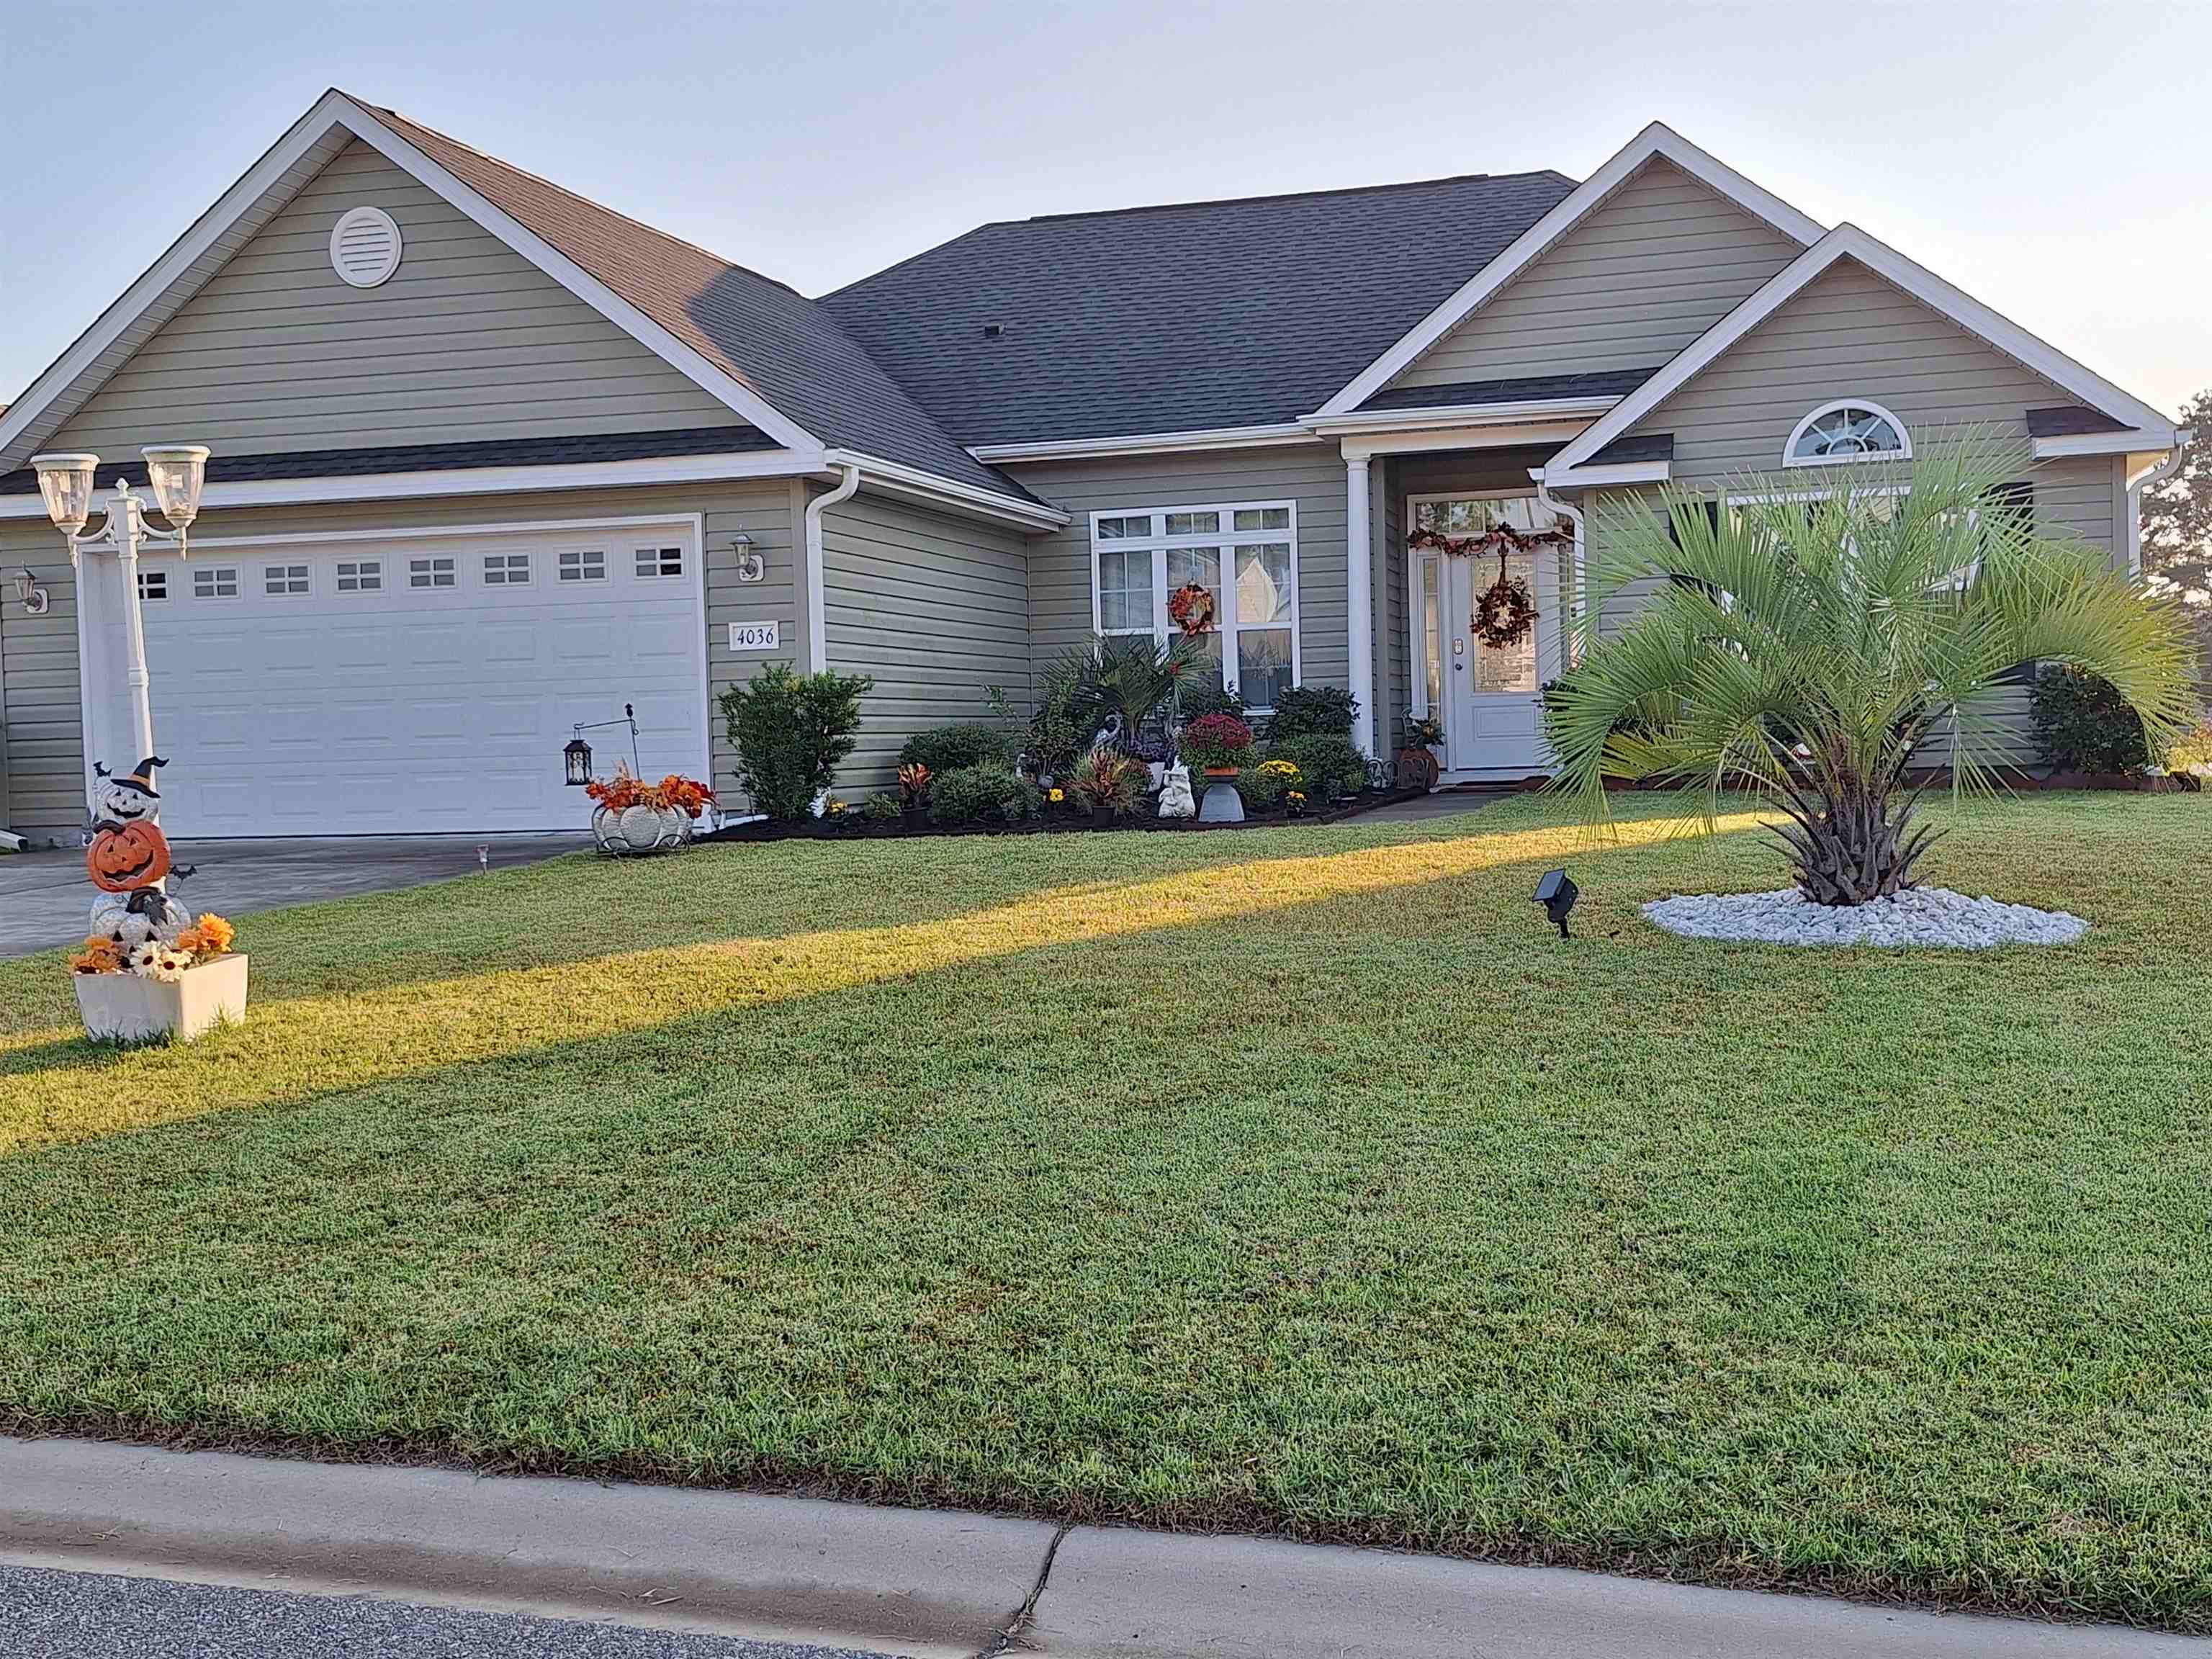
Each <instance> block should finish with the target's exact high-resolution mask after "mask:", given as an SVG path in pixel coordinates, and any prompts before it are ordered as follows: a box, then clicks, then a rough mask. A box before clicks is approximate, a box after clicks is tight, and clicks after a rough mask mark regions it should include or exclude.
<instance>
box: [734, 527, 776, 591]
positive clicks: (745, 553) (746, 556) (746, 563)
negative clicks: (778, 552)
mask: <svg viewBox="0 0 2212 1659" xmlns="http://www.w3.org/2000/svg"><path fill="white" fill-rule="evenodd" d="M730 551H731V552H732V553H734V554H736V555H737V556H738V580H739V581H741V582H764V581H766V580H768V561H767V560H766V559H765V558H763V557H762V556H761V554H760V552H759V550H757V548H755V547H754V545H753V538H751V537H750V536H748V535H746V534H745V532H744V531H742V530H740V531H739V532H738V533H737V534H736V535H734V536H732V538H730Z"/></svg>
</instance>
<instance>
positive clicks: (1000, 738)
mask: <svg viewBox="0 0 2212 1659" xmlns="http://www.w3.org/2000/svg"><path fill="white" fill-rule="evenodd" d="M1011 749H1012V744H1011V743H1009V742H1008V741H1007V737H1006V733H1005V732H1001V731H1000V730H998V729H997V728H996V727H994V726H975V725H963V726H931V727H930V728H929V730H927V732H915V734H914V735H913V736H912V737H910V738H908V739H907V740H906V744H905V746H904V747H902V749H900V750H899V763H900V764H901V765H902V766H905V765H921V766H927V768H928V769H929V770H930V773H931V775H933V776H934V777H939V778H941V777H943V776H944V775H945V774H946V773H947V772H957V771H959V770H960V769H961V768H963V767H965V766H984V765H998V766H1005V765H1006V763H1008V762H1010V761H1012V758H1013V756H1012V754H1011V753H1010V752H1009V751H1010V750H1011ZM931 787H935V786H934V785H932V786H931Z"/></svg>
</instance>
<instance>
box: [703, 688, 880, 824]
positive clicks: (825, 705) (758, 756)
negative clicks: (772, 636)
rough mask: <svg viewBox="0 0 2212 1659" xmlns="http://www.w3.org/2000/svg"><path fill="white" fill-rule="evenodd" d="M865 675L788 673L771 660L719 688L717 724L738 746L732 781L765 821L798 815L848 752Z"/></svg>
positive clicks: (826, 784) (854, 739)
mask: <svg viewBox="0 0 2212 1659" xmlns="http://www.w3.org/2000/svg"><path fill="white" fill-rule="evenodd" d="M874 684H875V681H873V680H872V679H871V678H868V677H867V676H866V674H851V675H848V674H829V673H823V674H794V673H793V672H792V671H791V668H790V665H788V664H786V663H780V662H779V663H770V664H769V665H768V666H767V667H765V668H763V669H762V670H760V671H758V672H757V673H756V674H755V675H754V676H753V677H752V678H751V679H750V680H748V681H746V682H745V684H743V685H733V686H732V687H731V688H730V689H729V690H726V691H725V692H723V693H722V724H723V726H724V728H725V729H726V731H727V732H728V733H729V738H730V744H731V746H732V748H734V749H735V750H737V751H738V783H739V784H740V785H741V786H743V787H744V791H745V793H747V794H749V795H750V796H751V797H752V802H753V805H754V806H755V807H757V809H758V810H759V811H762V812H763V813H765V814H766V815H767V816H768V817H771V818H796V817H805V814H806V811H807V809H808V808H809V807H810V806H811V805H812V804H813V801H814V798H815V797H816V796H817V795H818V794H820V793H822V792H823V790H825V789H827V788H829V780H830V777H831V775H833V774H834V773H835V772H836V770H837V768H838V766H839V764H840V763H842V762H843V760H844V759H845V757H847V756H848V755H850V754H851V753H852V752H853V748H854V744H855V743H856V742H857V741H858V738H857V737H856V735H855V734H856V733H857V732H859V731H860V699H861V697H862V696H865V695H866V692H867V691H868V690H869V688H870V687H872V686H873V685H874Z"/></svg>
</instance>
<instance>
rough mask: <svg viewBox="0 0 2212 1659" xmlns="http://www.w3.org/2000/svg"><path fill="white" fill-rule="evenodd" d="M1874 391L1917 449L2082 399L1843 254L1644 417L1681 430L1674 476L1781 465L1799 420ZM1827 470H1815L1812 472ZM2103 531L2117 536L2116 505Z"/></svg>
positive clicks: (2010, 432) (2013, 431)
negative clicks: (1908, 431) (2113, 519)
mask: <svg viewBox="0 0 2212 1659" xmlns="http://www.w3.org/2000/svg"><path fill="white" fill-rule="evenodd" d="M1852 397H1857V398H1868V399H1870V400H1871V401H1873V402H1875V403H1877V404H1881V406H1882V407H1883V408H1885V409H1887V410H1890V411H1891V412H1892V413H1893V414H1895V415H1896V416H1898V417H1899V419H1901V420H1902V421H1904V422H1905V425H1906V426H1907V427H1908V428H1911V435H1912V441H1913V444H1914V446H1915V447H1926V446H1927V445H1929V444H1931V443H1941V442H1942V441H1943V440H1944V438H1945V437H1946V436H1947V435H1956V434H1957V432H1958V431H1959V430H1960V428H1966V427H1978V428H1990V429H1992V430H1995V431H1996V432H1999V433H2002V434H2003V435H2007V436H2010V437H2015V438H2021V439H2025V438H2026V436H2027V419H2026V417H2027V410H2030V409H2032V408H2037V407H2041V406H2045V405H2049V404H2064V403H2071V402H2072V401H2074V400H2073V399H2072V398H2069V396H2068V395H2067V394H2066V393H2064V392H2061V391H2059V390H2058V388H2057V387H2056V386H2052V385H2051V382H2050V381H2048V380H2045V379H2043V377H2042V376H2040V375H2039V374H2035V373H2034V372H2033V371H2032V370H2030V369H2027V368H2023V367H2022V366H2021V364H2019V363H2017V362H2014V361H2013V360H2012V359H2011V358H2009V357H2007V356H2004V355H2003V354H2002V353H2001V352H1999V351H1997V350H1996V349H1995V348H1993V347H1991V346H1990V345H1988V344H1986V343H1984V342H1983V341H1981V340H1979V339H1978V338H1976V337H1974V336H1973V335H1971V334H1969V333H1967V332H1966V331H1965V330H1964V329H1962V328H1960V326H1959V325H1957V324H1955V323H1954V322H1952V321H1951V320H1949V319H1948V318H1946V317H1944V316H1942V314H1940V313H1937V312H1935V311H1932V310H1930V309H1929V307H1926V306H1924V305H1923V304H1922V303H1921V302H1920V301H1917V300H1915V299H1913V298H1912V297H1911V296H1910V295H1906V294H1905V293H1904V292H1902V291H1901V290H1899V289H1895V288H1893V287H1892V286H1891V285H1890V284H1889V283H1886V282H1884V281H1883V280H1882V279H1881V277H1879V276H1875V274H1874V272H1872V271H1870V270H1868V269H1867V268H1866V267H1865V266H1863V265H1862V264H1858V263H1857V262H1856V261H1855V260H1850V259H1845V260H1840V261H1838V263H1837V264H1835V265H1833V266H1832V267H1831V268H1830V269H1829V270H1826V272H1824V273H1823V274H1822V275H1821V276H1819V277H1818V278H1816V279H1815V280H1814V282H1812V283H1810V284H1808V286H1807V287H1806V288H1805V289H1803V290H1802V292H1801V293H1799V294H1797V295H1795V296H1793V297H1792V298H1791V299H1790V300H1789V301H1787V302H1786V303H1785V304H1784V306H1783V307H1782V308H1781V309H1780V310H1778V311H1777V312H1776V313H1774V314H1773V315H1772V316H1771V317H1769V318H1768V319H1766V320H1765V322H1763V323H1761V324H1760V325H1759V326H1758V327H1757V328H1754V329H1753V330H1752V331H1751V332H1750V333H1748V334H1747V335H1745V336H1744V337H1743V338H1742V339H1741V340H1739V341H1737V342H1736V343H1735V345H1734V346H1732V347H1731V348H1730V349H1729V350H1728V351H1726V352H1724V353H1723V354H1722V356H1720V357H1719V358H1718V359H1717V361H1715V362H1713V363H1712V364H1711V365H1710V366H1709V367H1708V368H1706V369H1705V371H1704V372H1703V373H1702V374H1699V375H1698V376H1697V377H1696V378H1695V379H1694V380H1692V381H1690V383H1689V384H1688V385H1687V386H1683V387H1682V388H1681V389H1680V390H1679V391H1677V392H1675V393H1674V395H1673V396H1672V397H1670V398H1667V399H1666V400H1665V401H1664V402H1662V404H1659V406H1658V407H1657V408H1656V409H1654V410H1652V411H1651V412H1650V414H1649V415H1646V416H1644V419H1643V420H1642V421H1640V422H1638V423H1637V425H1636V427H1635V428H1634V430H1636V431H1638V432H1671V433H1673V434H1674V476H1675V477H1678V478H1713V477H1726V476H1728V475H1729V474H1731V473H1735V472H1742V471H1758V472H1772V471H1778V469H1780V467H1781V466H1782V452H1783V448H1784V445H1786V444H1787V443H1788V442H1789V440H1790V434H1791V433H1792V432H1793V431H1795V430H1796V426H1797V423H1798V422H1800V421H1802V419H1804V417H1805V416H1807V415H1808V414H1810V413H1811V412H1812V411H1813V410H1814V409H1816V408H1818V407H1820V405H1821V404H1826V403H1832V402H1833V401H1835V400H1836V399H1838V398H1852ZM1824 470H1826V469H1822V468H1817V467H1814V468H1808V469H1805V473H1806V476H1807V477H1817V475H1818V474H1819V473H1820V472H1821V471H1824ZM2105 520H2106V523H2105V539H2106V544H2108V545H2109V544H2110V539H2111V536H2112V526H2111V513H2110V507H2109V503H2108V505H2107V508H2106V514H2105Z"/></svg>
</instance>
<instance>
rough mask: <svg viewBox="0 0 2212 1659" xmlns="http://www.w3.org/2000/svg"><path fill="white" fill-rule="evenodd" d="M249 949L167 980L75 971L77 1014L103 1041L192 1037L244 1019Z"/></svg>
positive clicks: (91, 1033) (187, 1039)
mask: <svg viewBox="0 0 2212 1659" xmlns="http://www.w3.org/2000/svg"><path fill="white" fill-rule="evenodd" d="M72 978H73V979H74V981H75V983H76V1006H77V1012H79V1013H81V1014H82V1015H83V1016H84V1029H85V1033H86V1035H87V1036H91V1037H93V1038H94V1039H95V1040H96V1041H99V1042H153V1041H155V1040H156V1039H159V1038H161V1037H167V1038H168V1039H169V1040H170V1041H171V1042H191V1040H192V1039H193V1038H194V1037H196V1036H201V1035H203V1034H204V1033H205V1032H207V1031H210V1030H213V1029H214V1028H215V1027H216V1026H217V1025H222V1024H230V1023H232V1022H234V1021H237V1020H242V1019H244V1018H246V953H245V952H244V951H233V952H232V953H231V954H230V955H228V956H222V957H212V958H210V960H208V961H206V962H203V963H196V964H195V965H194V966H192V967H190V968H187V969H185V971H184V972H183V974H182V975H179V977H178V978H176V979H174V980H171V981H166V982H165V981H161V980H157V979H147V978H144V977H143V976H142V975H137V974H127V973H125V974H77V975H72Z"/></svg>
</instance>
